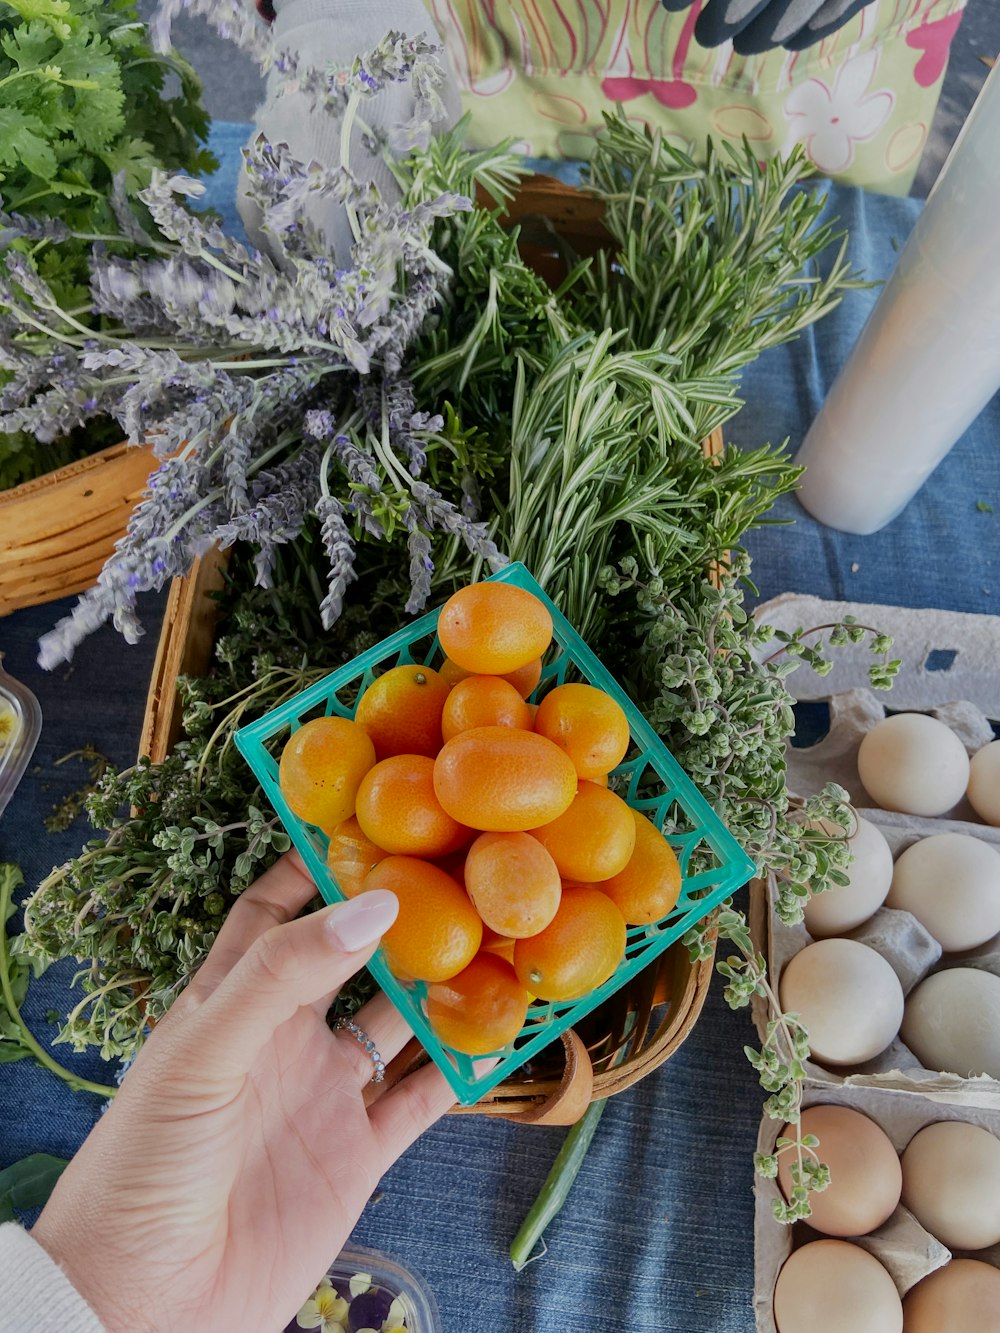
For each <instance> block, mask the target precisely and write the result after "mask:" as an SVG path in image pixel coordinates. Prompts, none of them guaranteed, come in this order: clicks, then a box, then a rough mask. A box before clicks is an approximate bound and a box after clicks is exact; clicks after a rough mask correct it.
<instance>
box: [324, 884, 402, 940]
mask: <svg viewBox="0 0 1000 1333" xmlns="http://www.w3.org/2000/svg"><path fill="white" fill-rule="evenodd" d="M398 912H399V899H398V898H397V897H396V895H395V894H394V893H390V892H389V890H388V889H371V890H370V891H369V892H368V893H362V894H360V895H359V896H358V897H357V898H352V899H351V900H350V901H349V902H346V903H341V904H340V905H339V906H338V907H335V908H334V910H333V911H332V912H331V913H330V916H329V918H328V919H327V929H328V930H329V932H330V934H331V935H332V936H333V938H334V940H335V941H336V943H337V945H338V946H339V947H340V948H341V949H343V950H344V952H345V953H357V951H358V950H359V949H365V948H367V947H368V945H369V944H373V943H374V942H375V941H376V940H378V939H381V938H382V936H383V935H384V934H385V932H386V931H387V930H388V929H389V927H390V926H391V925H392V923H393V922H394V921H395V920H396V916H397V914H398Z"/></svg>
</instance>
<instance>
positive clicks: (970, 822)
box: [750, 595, 1000, 1105]
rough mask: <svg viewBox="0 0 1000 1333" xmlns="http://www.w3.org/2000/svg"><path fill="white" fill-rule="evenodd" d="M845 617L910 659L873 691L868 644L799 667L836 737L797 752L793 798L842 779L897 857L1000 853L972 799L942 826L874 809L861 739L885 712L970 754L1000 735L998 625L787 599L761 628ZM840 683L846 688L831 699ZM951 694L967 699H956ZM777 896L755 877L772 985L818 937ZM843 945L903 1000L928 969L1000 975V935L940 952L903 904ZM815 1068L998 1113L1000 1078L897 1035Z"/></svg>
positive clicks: (799, 681)
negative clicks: (852, 1057) (948, 837)
mask: <svg viewBox="0 0 1000 1333" xmlns="http://www.w3.org/2000/svg"><path fill="white" fill-rule="evenodd" d="M846 615H853V616H854V617H855V618H856V620H857V621H858V623H860V624H866V625H871V626H874V627H876V628H877V629H878V630H880V631H883V632H885V633H889V634H892V635H893V636H894V639H895V646H894V648H893V656H900V657H902V659H903V667H902V669H901V671H900V675H899V678H898V679H897V682H896V683H895V684H894V686H893V688H892V689H891V690H888V691H880V692H879V693H877V694H876V693H875V692H874V691H872V690H871V689H870V688H868V666H869V665H870V664H871V662H872V661H873V660H874V659H873V658H872V656H871V653H870V651H869V650H868V648H867V647H866V646H864V645H856V646H855V645H851V646H849V647H845V648H840V649H834V650H832V652H831V656H832V657H833V659H834V662H835V666H834V669H833V671H832V672H831V673H830V675H829V676H827V677H822V676H818V675H817V674H816V672H814V671H813V670H812V669H811V668H809V667H806V666H802V667H800V668H799V669H798V670H796V671H794V672H793V673H792V674H791V675H790V676H789V677H788V681H787V684H788V688H789V690H790V692H791V693H792V694H793V695H794V697H795V698H796V699H800V700H816V699H823V700H825V701H827V702H828V703H829V709H830V729H829V732H828V734H827V735H826V736H825V737H824V738H823V739H822V740H821V741H819V742H818V743H817V744H816V745H814V746H812V747H810V748H808V749H796V748H794V747H790V748H789V749H788V751H787V755H786V759H787V782H788V787H789V790H790V791H791V792H793V793H794V794H795V795H799V796H809V795H812V794H813V793H814V792H817V791H819V790H820V789H821V788H822V787H823V786H824V785H825V784H826V783H827V782H838V783H840V785H841V786H842V787H844V788H845V789H846V790H847V792H848V793H849V795H850V797H851V801H852V803H853V804H854V805H855V808H856V809H857V811H858V813H859V814H860V815H862V816H863V817H864V818H865V819H867V820H868V821H869V822H870V823H872V824H874V825H875V826H876V827H877V828H878V829H879V831H880V832H881V833H882V834H883V835H884V837H885V838H886V841H887V842H888V843H889V847H890V850H891V851H892V854H893V859H894V860H895V859H896V857H898V856H899V854H900V853H901V852H902V851H904V850H905V849H906V848H907V847H908V846H910V845H911V844H912V843H914V842H916V841H918V840H919V839H920V838H926V837H930V836H931V835H932V834H936V833H946V832H953V833H964V834H968V835H971V836H974V837H977V838H981V839H982V840H983V841H985V842H988V843H990V844H991V845H992V846H993V847H995V848H996V849H997V851H1000V828H994V827H991V826H990V825H988V824H985V823H984V822H983V821H982V820H981V819H979V817H978V816H977V815H976V813H975V811H974V810H972V808H971V806H969V805H968V802H966V801H965V800H964V799H963V801H962V802H961V803H960V804H959V805H958V806H956V807H955V809H954V810H951V811H949V812H948V813H947V815H946V816H942V817H940V818H933V819H930V818H922V817H918V816H915V815H904V814H899V813H897V812H894V811H889V810H881V809H878V808H875V807H872V805H871V802H870V799H869V798H868V796H867V794H866V792H865V790H864V788H863V787H862V785H861V782H860V780H859V778H858V768H857V754H858V748H859V746H860V744H861V740H862V738H863V737H864V735H865V734H866V732H868V731H869V730H871V728H872V727H873V726H875V724H876V723H877V722H880V721H881V720H882V718H883V717H884V716H885V714H886V709H887V708H891V709H892V711H894V712H901V711H908V710H915V711H920V712H927V713H930V714H932V715H933V716H934V717H937V718H938V719H939V720H940V721H942V722H944V723H945V724H946V725H947V726H949V727H950V728H951V729H952V730H953V731H955V732H956V734H957V735H958V736H959V738H960V739H961V740H962V741H963V743H964V744H965V746H966V749H967V750H968V751H969V753H970V754H973V753H975V751H976V750H978V749H980V748H981V747H982V746H983V745H986V744H988V743H989V742H990V741H992V740H993V739H994V732H993V726H992V724H991V719H994V718H1000V674H998V672H997V670H996V667H995V663H996V662H997V661H998V660H1000V618H997V617H994V616H972V615H960V614H958V613H953V612H945V611H912V610H906V609H901V608H898V607H884V606H866V605H863V604H861V603H846V602H823V601H820V600H819V599H818V598H813V597H799V596H797V595H786V596H784V597H779V598H777V599H776V600H775V601H773V602H768V603H766V604H765V605H763V606H761V607H760V608H759V609H758V611H757V618H758V619H759V620H762V621H766V622H767V623H770V624H773V625H774V626H775V627H776V628H778V629H784V630H789V631H791V630H794V629H795V628H797V627H798V626H806V627H808V626H810V625H813V624H816V625H822V624H830V623H834V622H837V621H839V620H842V619H843V618H844V617H845V616H846ZM942 662H944V663H946V664H950V665H949V667H948V669H947V670H941V669H939V668H940V664H941V663H942ZM928 663H930V666H928ZM831 682H832V683H833V685H835V686H836V685H838V684H839V685H840V686H841V687H842V688H841V689H840V690H839V691H838V692H836V693H833V694H832V695H831V693H830V685H831ZM949 682H950V683H949ZM952 690H956V691H957V690H962V691H964V694H963V695H962V696H958V695H956V694H950V691H952ZM949 694H950V697H949ZM773 898H774V886H773V884H771V883H768V882H765V881H757V882H756V883H755V884H754V886H753V890H752V894H751V912H750V915H751V929H752V932H753V935H754V938H755V941H756V943H757V945H758V947H759V948H760V949H761V951H762V952H763V953H764V956H765V958H766V959H767V963H768V970H769V974H770V976H771V978H772V981H773V982H777V980H778V979H779V978H780V976H781V972H782V969H783V968H784V966H785V964H786V963H787V962H788V961H789V959H790V958H791V957H793V956H794V955H795V954H796V953H798V952H799V950H800V949H802V948H804V947H805V946H806V945H807V944H810V943H812V936H811V935H810V934H809V933H808V931H807V930H806V928H805V926H804V925H798V926H786V925H784V924H783V923H782V922H781V921H780V920H779V919H778V917H777V916H776V914H775V912H774V910H773ZM844 938H846V939H854V940H859V941H860V942H861V943H863V944H867V945H869V946H870V947H872V948H874V949H875V950H876V951H877V952H878V953H880V954H882V956H883V957H884V958H885V959H886V960H887V961H888V962H889V963H890V965H891V966H892V968H893V970H894V971H895V972H896V975H897V976H898V977H899V980H900V983H901V985H902V988H903V993H904V995H908V994H909V993H910V991H911V990H912V989H913V988H914V987H915V986H916V985H917V984H918V982H920V981H922V980H923V978H924V977H926V976H927V975H928V974H929V973H930V972H932V971H936V970H941V969H942V968H944V967H956V966H957V967H976V968H982V969H983V970H985V971H988V972H992V973H993V974H994V975H995V976H1000V936H996V937H994V939H992V940H991V941H989V942H988V943H987V944H984V945H982V946H980V947H979V948H978V949H974V950H970V951H967V952H965V953H961V954H958V953H949V954H942V951H941V947H940V945H939V944H938V943H937V942H936V941H935V940H934V939H933V938H932V937H931V935H930V934H929V933H928V932H927V930H925V929H924V927H923V926H922V925H921V924H920V922H919V921H917V919H916V918H915V917H914V916H912V915H911V914H910V913H909V912H904V911H900V910H897V909H894V908H887V907H883V908H880V909H879V911H878V912H876V913H875V915H874V916H873V917H871V918H870V919H869V920H868V921H867V922H865V923H863V924H862V925H861V926H859V927H857V928H856V929H855V930H852V931H848V932H846V933H845V936H844ZM753 1014H754V1021H755V1023H756V1026H757V1029H758V1032H759V1033H760V1035H761V1037H762V1038H763V1035H764V1029H765V1026H766V1023H767V1019H768V1014H767V1012H766V1008H765V1006H764V1004H763V1002H762V1001H760V1000H757V1001H756V1002H755V1004H754V1007H753ZM807 1068H808V1072H809V1079H810V1081H811V1082H812V1081H814V1082H816V1083H819V1084H824V1085H835V1084H841V1083H847V1084H857V1085H861V1086H864V1085H871V1086H875V1087H893V1088H898V1089H900V1090H903V1091H905V1090H907V1089H910V1090H913V1091H921V1092H923V1093H925V1094H931V1095H943V1096H945V1097H955V1098H958V1099H959V1100H962V1101H964V1102H966V1104H968V1105H980V1104H981V1105H1000V1082H998V1081H997V1080H995V1079H992V1078H988V1077H986V1076H982V1077H980V1078H975V1079H967V1078H961V1077H959V1076H958V1075H956V1074H951V1073H941V1072H939V1071H937V1070H928V1069H926V1068H924V1067H923V1065H921V1063H920V1061H919V1060H918V1059H917V1057H916V1056H915V1055H914V1054H913V1052H912V1051H910V1050H909V1048H908V1047H907V1046H906V1045H905V1043H904V1042H903V1041H902V1040H901V1039H900V1038H899V1037H897V1038H896V1040H895V1041H894V1042H893V1043H892V1044H891V1045H890V1046H889V1047H888V1048H887V1049H886V1050H885V1051H883V1052H882V1053H881V1054H880V1055H878V1056H876V1058H875V1059H874V1060H870V1061H868V1062H867V1063H866V1064H864V1065H859V1066H857V1067H856V1068H850V1069H844V1068H839V1067H838V1068H836V1069H833V1068H827V1067H824V1066H822V1065H819V1064H817V1063H815V1062H814V1061H809V1062H807Z"/></svg>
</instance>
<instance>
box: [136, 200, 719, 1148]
mask: <svg viewBox="0 0 1000 1333" xmlns="http://www.w3.org/2000/svg"><path fill="white" fill-rule="evenodd" d="M508 211H509V216H510V217H511V219H512V221H517V222H518V223H519V224H520V225H521V227H522V233H521V249H522V253H523V254H524V256H525V258H526V259H527V260H528V261H529V262H530V263H531V264H532V265H533V266H534V267H535V268H537V269H538V270H539V271H540V272H541V273H542V274H543V275H544V276H545V277H546V278H548V279H550V280H552V279H557V278H558V277H559V276H560V273H561V270H562V269H563V268H564V263H565V252H566V247H567V246H569V247H570V248H571V249H572V250H574V251H575V252H576V253H578V254H583V255H588V254H593V253H594V252H595V251H596V250H597V249H599V248H600V247H601V245H602V243H606V240H607V234H606V233H605V232H604V230H603V227H602V224H601V213H602V206H601V204H600V203H599V201H597V200H596V199H593V198H591V197H590V196H588V195H586V194H582V193H580V192H579V191H577V190H574V189H573V188H571V187H570V186H567V185H563V184H562V183H561V182H559V181H556V180H553V179H551V178H548V177H533V178H531V179H530V180H528V181H527V182H525V184H524V186H523V188H522V190H521V192H520V194H519V196H518V198H517V199H516V200H515V201H514V203H513V204H512V205H511V207H510V209H509V210H508ZM704 447H705V452H706V454H708V455H714V454H717V453H719V452H720V451H721V449H722V437H721V432H715V434H713V436H712V437H711V438H710V439H708V440H706V442H705V446H704ZM223 567H224V561H223V560H222V558H221V557H219V556H218V555H213V556H209V557H206V558H205V559H204V560H201V561H199V562H198V564H197V565H196V567H195V568H193V569H192V571H191V573H190V574H189V575H188V576H187V577H186V578H183V579H177V580H175V581H174V584H173V586H172V588H171V592H170V599H169V602H168V605H167V610H166V613H165V616H164V622H163V628H162V631H161V635H160V643H159V648H158V651H157V655H156V665H155V667H154V672H153V678H152V682H151V684H150V690H149V696H148V699H147V704H146V717H145V724H144V726H143V732H142V744H141V751H140V752H141V753H143V754H148V755H149V756H150V757H151V758H152V759H153V760H154V761H158V760H161V759H163V758H164V757H165V756H166V755H167V754H168V753H169V752H170V749H171V747H172V745H173V744H174V742H175V741H176V739H177V737H178V734H179V732H180V716H181V709H180V702H179V699H178V695H177V690H176V681H177V676H178V675H179V674H181V673H191V674H199V673H200V672H202V671H204V670H206V669H207V667H208V664H209V662H210V660H211V653H212V645H213V640H214V610H215V605H216V603H215V600H214V598H213V597H212V595H211V594H212V592H213V591H214V590H215V589H217V588H218V587H219V586H220V584H221V581H222V571H223ZM709 573H710V577H711V578H712V579H713V581H716V580H717V579H718V577H719V571H718V570H716V569H713V570H711V571H709ZM713 967H714V959H713V958H705V959H703V960H701V961H700V962H698V963H691V961H690V959H689V957H688V954H687V950H686V949H685V948H684V947H683V946H682V945H680V944H679V943H678V944H674V945H672V946H671V947H670V948H669V949H668V950H667V951H666V952H665V953H663V954H662V955H661V956H660V957H659V958H658V959H656V960H655V961H654V962H653V963H652V964H651V965H650V967H648V968H646V969H645V970H644V971H643V972H641V973H640V974H639V975H638V976H637V977H635V978H634V979H633V980H632V982H630V983H629V984H628V985H627V986H626V987H625V988H624V989H623V990H622V991H621V992H619V993H618V996H617V997H612V999H611V1000H609V1001H608V1002H606V1006H602V1009H601V1010H598V1011H595V1017H602V1011H603V1010H605V1009H606V1008H607V1007H608V1006H610V1007H611V1012H610V1015H609V1016H608V1015H604V1016H603V1024H601V1023H599V1024H597V1025H595V1024H593V1023H590V1021H589V1019H588V1020H585V1022H584V1024H582V1025H581V1027H580V1029H579V1030H573V1029H570V1030H569V1031H568V1032H566V1033H564V1034H563V1039H562V1040H563V1049H564V1058H555V1060H554V1061H553V1060H552V1059H550V1061H549V1067H547V1068H546V1067H540V1068H539V1069H536V1070H534V1071H532V1073H530V1074H526V1075H522V1074H519V1075H518V1076H517V1077H512V1078H510V1079H507V1080H505V1081H504V1082H503V1083H501V1084H499V1085H498V1086H497V1087H496V1088H494V1089H493V1090H492V1091H491V1092H489V1093H488V1094H487V1095H486V1096H485V1097H484V1098H483V1099H482V1100H481V1101H479V1102H478V1103H477V1104H476V1105H474V1106H468V1107H464V1106H463V1107H456V1108H455V1109H454V1113H455V1114H485V1115H492V1116H502V1117H504V1118H506V1119H509V1120H514V1121H519V1122H523V1123H531V1124H560V1125H568V1124H573V1123H574V1122H575V1121H576V1120H578V1119H579V1118H580V1116H581V1115H582V1114H583V1112H584V1111H585V1110H586V1108H587V1106H588V1104H589V1103H590V1102H591V1101H596V1100H599V1099H602V1098H605V1097H610V1096H613V1095H614V1094H616V1093H619V1092H622V1091H624V1090H625V1089H626V1088H628V1087H630V1086H631V1085H632V1084H634V1083H636V1082H638V1080H639V1079H641V1078H644V1077H646V1075H648V1074H650V1073H652V1071H653V1070H654V1069H656V1068H657V1067H658V1066H659V1065H661V1064H663V1063H664V1062H665V1061H666V1060H668V1059H669V1058H670V1057H671V1056H672V1055H673V1054H674V1053H675V1052H676V1051H677V1050H678V1049H679V1047H680V1046H681V1045H682V1043H683V1042H684V1040H685V1039H686V1038H687V1036H688V1034H689V1033H690V1032H691V1030H692V1028H693V1027H694V1025H695V1023H696V1022H697V1020H698V1017H699V1015H700V1013H701V1010H702V1007H703V1005H704V1003H705V997H706V995H707V993H708V987H709V983H710V981H711V977H712V971H713ZM557 1049H558V1048H557V1047H550V1048H549V1050H550V1051H553V1050H557ZM424 1059H426V1056H425V1055H424V1053H423V1051H422V1049H421V1048H420V1047H419V1046H418V1045H417V1043H415V1042H412V1043H410V1045H409V1046H408V1047H407V1048H406V1050H404V1051H403V1052H402V1053H401V1055H400V1056H398V1057H397V1059H396V1060H395V1061H393V1063H392V1064H391V1065H390V1067H389V1070H388V1078H387V1083H391V1082H392V1081H393V1080H394V1079H395V1078H397V1077H402V1075H403V1074H404V1073H405V1072H406V1071H407V1070H408V1069H409V1068H410V1067H412V1066H413V1065H414V1064H416V1063H418V1062H420V1061H422V1060H424Z"/></svg>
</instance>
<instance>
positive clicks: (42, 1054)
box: [0, 876, 118, 1097]
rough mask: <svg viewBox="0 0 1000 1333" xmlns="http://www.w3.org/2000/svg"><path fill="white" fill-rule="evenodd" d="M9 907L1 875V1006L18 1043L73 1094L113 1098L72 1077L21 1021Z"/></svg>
mask: <svg viewBox="0 0 1000 1333" xmlns="http://www.w3.org/2000/svg"><path fill="white" fill-rule="evenodd" d="M10 905H11V877H10V876H0V992H2V994H3V999H4V1003H5V1004H6V1006H7V1010H8V1012H9V1014H10V1016H11V1018H12V1019H13V1020H14V1022H15V1023H16V1025H17V1028H18V1031H19V1033H20V1037H21V1041H22V1042H23V1044H24V1045H25V1046H27V1048H28V1050H29V1051H30V1052H31V1053H32V1055H33V1056H34V1057H35V1059H36V1060H37V1061H38V1063H39V1064H40V1065H44V1067H45V1068H46V1069H48V1070H50V1071H51V1073H53V1074H55V1075H56V1076H57V1077H58V1078H61V1079H62V1080H63V1082H64V1083H66V1084H68V1085H69V1086H70V1087H71V1088H72V1089H73V1091H74V1092H92V1093H94V1095H95V1096H97V1097H114V1095H115V1094H116V1093H117V1091H118V1089H117V1088H113V1087H110V1086H108V1085H106V1084H103V1083H91V1081H90V1080H89V1079H86V1078H81V1077H80V1076H79V1075H78V1074H74V1073H73V1072H72V1070H70V1069H67V1068H66V1066H65V1065H61V1064H59V1062H58V1061H57V1060H53V1058H52V1056H51V1055H49V1053H48V1051H46V1050H45V1048H44V1047H43V1046H41V1045H40V1044H39V1042H38V1041H36V1040H35V1037H34V1035H33V1033H32V1032H31V1031H30V1030H29V1028H28V1026H27V1024H26V1023H25V1021H24V1019H23V1018H22V1017H21V1011H20V1009H19V1008H18V1007H17V1001H16V1000H15V999H14V991H13V989H12V987H11V984H10V957H9V955H8V952H7V928H6V926H5V925H4V924H3V923H4V922H6V920H7V913H8V909H9V908H10Z"/></svg>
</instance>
